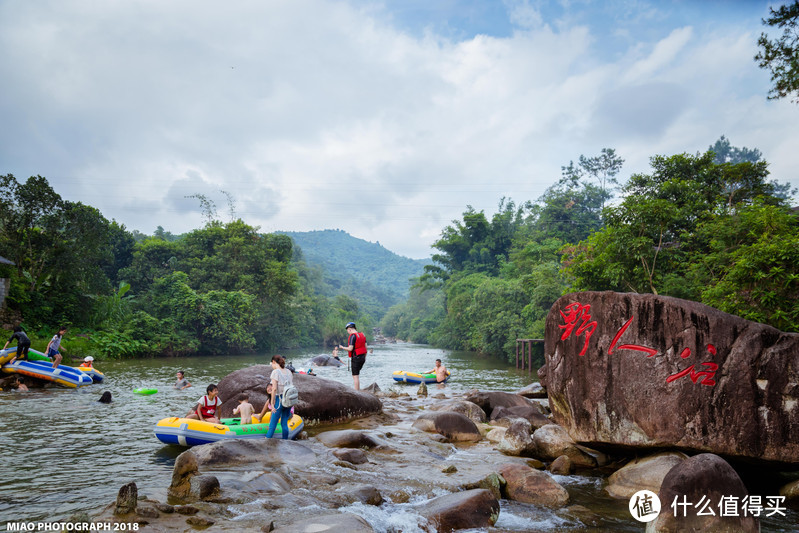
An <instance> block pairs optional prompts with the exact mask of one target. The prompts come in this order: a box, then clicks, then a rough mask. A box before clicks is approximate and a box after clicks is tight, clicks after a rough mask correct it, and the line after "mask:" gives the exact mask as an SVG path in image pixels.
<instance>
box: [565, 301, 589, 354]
mask: <svg viewBox="0 0 799 533" xmlns="http://www.w3.org/2000/svg"><path fill="white" fill-rule="evenodd" d="M564 311H565V312H564ZM589 311H591V306H590V305H583V304H581V303H580V302H574V303H573V304H569V305H567V306H566V307H565V308H564V309H561V310H560V316H562V317H563V320H565V321H566V324H564V325H562V326H561V325H558V327H559V328H560V329H562V330H563V335H561V336H560V340H562V341H565V340H566V339H568V338H569V335H571V334H572V332H573V331H574V328H575V327H577V335H582V334H583V333H585V343H583V349H582V350H580V356H583V355H585V352H586V350H588V341H589V340H591V335H593V334H594V331H596V327H597V325H598V324H597V321H596V320H591V314H590V313H589ZM578 323H579V326H578Z"/></svg>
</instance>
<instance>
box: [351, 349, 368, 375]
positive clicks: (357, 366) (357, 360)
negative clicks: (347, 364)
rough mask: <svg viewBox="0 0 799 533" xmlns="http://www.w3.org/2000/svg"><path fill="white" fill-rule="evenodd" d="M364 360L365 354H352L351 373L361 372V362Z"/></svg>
mask: <svg viewBox="0 0 799 533" xmlns="http://www.w3.org/2000/svg"><path fill="white" fill-rule="evenodd" d="M365 362H366V354H363V355H353V356H352V375H353V376H357V375H358V374H360V373H361V369H362V368H363V364H364V363H365Z"/></svg>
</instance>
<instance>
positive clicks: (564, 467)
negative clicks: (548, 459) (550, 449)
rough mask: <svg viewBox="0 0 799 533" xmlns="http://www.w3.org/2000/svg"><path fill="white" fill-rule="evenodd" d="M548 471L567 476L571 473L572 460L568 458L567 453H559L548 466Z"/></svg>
mask: <svg viewBox="0 0 799 533" xmlns="http://www.w3.org/2000/svg"><path fill="white" fill-rule="evenodd" d="M549 471H550V472H552V473H553V474H559V475H561V476H568V475H569V474H571V473H572V461H571V459H569V456H568V455H561V456H560V457H558V458H557V459H555V460H554V461H552V464H551V465H550V466H549Z"/></svg>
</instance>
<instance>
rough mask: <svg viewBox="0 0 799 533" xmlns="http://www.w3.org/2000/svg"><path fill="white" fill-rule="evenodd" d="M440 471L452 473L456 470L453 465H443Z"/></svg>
mask: <svg viewBox="0 0 799 533" xmlns="http://www.w3.org/2000/svg"><path fill="white" fill-rule="evenodd" d="M441 471H442V472H443V473H445V474H454V473H455V472H457V471H458V469H457V468H456V467H455V465H444V466H442V467H441Z"/></svg>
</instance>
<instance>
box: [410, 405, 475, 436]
mask: <svg viewBox="0 0 799 533" xmlns="http://www.w3.org/2000/svg"><path fill="white" fill-rule="evenodd" d="M413 427H415V428H416V429H420V430H422V431H429V432H433V433H438V434H439V435H443V436H444V437H446V438H447V439H448V440H450V441H456V442H458V441H470V442H477V441H479V440H480V439H481V438H482V435H481V434H480V430H479V429H477V426H476V425H475V423H474V422H472V420H471V419H470V418H469V417H467V416H466V415H462V414H460V413H452V412H448V411H437V412H436V411H433V412H431V413H423V414H422V415H419V418H417V419H416V422H414V423H413Z"/></svg>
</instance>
